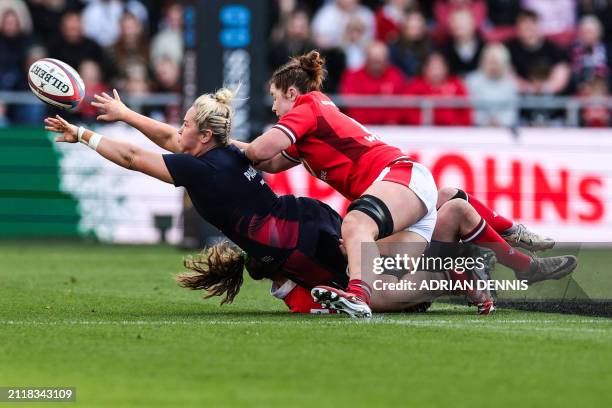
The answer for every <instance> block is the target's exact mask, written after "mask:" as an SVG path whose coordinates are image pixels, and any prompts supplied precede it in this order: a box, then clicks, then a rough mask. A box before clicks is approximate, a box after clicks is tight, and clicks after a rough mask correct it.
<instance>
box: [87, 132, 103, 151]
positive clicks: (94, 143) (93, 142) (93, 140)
mask: <svg viewBox="0 0 612 408" xmlns="http://www.w3.org/2000/svg"><path fill="white" fill-rule="evenodd" d="M100 140H102V135H99V134H97V133H94V134H93V135H91V137H90V138H89V144H88V146H89V147H90V148H91V149H92V150H98V145H99V144H100Z"/></svg>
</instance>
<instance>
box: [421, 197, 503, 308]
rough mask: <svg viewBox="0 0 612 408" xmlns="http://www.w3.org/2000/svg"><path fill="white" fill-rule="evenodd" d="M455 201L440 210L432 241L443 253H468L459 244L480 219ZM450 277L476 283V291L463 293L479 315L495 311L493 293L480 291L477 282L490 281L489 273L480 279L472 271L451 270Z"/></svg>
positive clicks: (474, 284) (466, 249) (453, 279)
mask: <svg viewBox="0 0 612 408" xmlns="http://www.w3.org/2000/svg"><path fill="white" fill-rule="evenodd" d="M455 201H456V200H453V201H449V202H448V203H446V204H444V205H442V206H441V207H440V208H439V209H438V219H437V221H436V227H435V230H434V232H433V236H432V240H433V241H435V242H436V243H437V245H439V246H440V251H441V252H452V251H453V250H455V251H460V250H463V251H468V250H469V249H471V248H462V247H460V246H459V245H460V244H458V242H459V240H460V239H461V236H462V235H463V232H464V231H468V230H470V229H471V228H472V226H473V225H475V224H477V223H478V221H479V219H480V217H479V216H478V214H476V212H475V211H472V212H470V211H467V209H466V208H465V207H464V206H462V205H456V204H455ZM452 243H455V245H452ZM470 255H471V254H470ZM438 256H446V254H444V253H441V254H439V255H438ZM455 256H456V255H455ZM448 277H449V279H450V280H451V281H460V282H464V281H467V280H472V281H474V282H473V286H474V289H472V290H466V291H464V292H463V293H464V294H465V295H467V297H468V298H469V299H470V301H471V303H472V304H474V305H475V306H476V307H477V308H478V313H479V314H481V315H488V314H489V313H491V312H493V311H494V310H495V301H494V299H493V297H492V296H491V293H490V292H489V291H488V290H479V289H478V284H477V282H476V281H477V280H478V279H482V278H485V279H488V272H487V276H484V277H479V276H478V274H475V273H472V271H461V272H457V271H454V270H450V271H448Z"/></svg>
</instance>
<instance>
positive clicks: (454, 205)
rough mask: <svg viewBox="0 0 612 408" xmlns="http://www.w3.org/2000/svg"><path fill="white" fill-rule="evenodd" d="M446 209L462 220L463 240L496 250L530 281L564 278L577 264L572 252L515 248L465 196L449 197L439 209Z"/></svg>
mask: <svg viewBox="0 0 612 408" xmlns="http://www.w3.org/2000/svg"><path fill="white" fill-rule="evenodd" d="M443 209H446V211H448V213H450V214H453V217H452V218H456V219H457V220H460V222H459V223H458V226H457V228H458V233H459V236H460V238H461V240H462V241H463V242H471V243H474V244H476V245H479V246H482V247H485V248H489V249H491V250H493V252H495V255H496V257H497V260H498V261H499V263H501V264H502V265H505V266H508V267H509V268H511V269H513V270H514V271H515V273H516V276H517V278H519V279H525V280H527V281H529V283H535V282H539V281H542V280H546V279H561V278H562V277H564V276H566V275H568V274H569V273H571V272H572V271H573V270H574V269H575V268H576V266H577V260H576V257H574V256H571V255H564V256H555V257H549V258H532V257H529V256H527V255H525V254H523V253H522V252H520V251H517V250H515V249H513V248H512V247H511V246H510V245H509V244H508V243H507V242H506V241H505V240H504V239H503V238H502V237H501V236H500V235H499V234H498V233H497V232H496V231H495V230H494V229H493V228H491V226H490V225H488V224H487V222H486V221H485V219H484V218H483V217H481V216H480V215H479V214H478V213H477V212H476V210H475V209H474V207H473V206H471V205H470V204H469V203H468V202H467V201H465V200H461V199H452V200H449V201H447V202H446V203H444V204H443V205H442V207H441V208H440V210H439V211H440V212H442V210H443ZM446 211H445V212H446ZM450 231H452V228H450Z"/></svg>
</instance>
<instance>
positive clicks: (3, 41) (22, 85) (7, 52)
mask: <svg viewBox="0 0 612 408" xmlns="http://www.w3.org/2000/svg"><path fill="white" fill-rule="evenodd" d="M1 9H2V12H0V90H4V91H25V90H27V89H29V88H28V82H27V70H28V67H29V66H30V63H32V62H34V61H33V60H31V59H30V58H29V57H30V55H32V54H33V51H34V50H36V49H40V47H38V48H36V47H34V44H33V42H32V38H31V36H30V35H29V34H28V32H27V30H26V29H25V28H24V27H23V26H22V19H21V17H20V14H18V13H17V11H16V10H15V9H13V8H9V7H4V8H1ZM25 11H26V12H27V9H26V10H25ZM0 109H1V110H2V111H3V113H2V114H1V115H0V121H3V122H4V123H5V124H8V123H9V122H12V123H25V124H33V123H40V121H41V120H42V118H43V114H44V105H42V104H38V103H37V104H36V105H14V106H8V107H7V106H4V105H2V107H1V108H0Z"/></svg>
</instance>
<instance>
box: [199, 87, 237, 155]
mask: <svg viewBox="0 0 612 408" xmlns="http://www.w3.org/2000/svg"><path fill="white" fill-rule="evenodd" d="M232 99H234V92H232V91H230V90H229V89H227V88H221V89H219V90H218V91H217V92H215V93H214V94H204V95H201V96H200V97H198V99H196V100H195V102H194V103H193V107H194V109H195V122H196V125H197V126H198V131H199V132H204V131H205V130H206V129H210V130H211V132H212V135H213V138H214V139H215V141H216V142H217V143H218V144H220V145H221V146H226V145H227V144H228V143H229V135H230V130H231V127H232V115H233V114H234V110H233V109H232V107H231V105H230V102H231V101H232Z"/></svg>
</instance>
